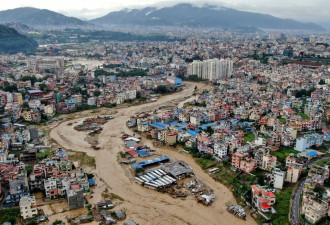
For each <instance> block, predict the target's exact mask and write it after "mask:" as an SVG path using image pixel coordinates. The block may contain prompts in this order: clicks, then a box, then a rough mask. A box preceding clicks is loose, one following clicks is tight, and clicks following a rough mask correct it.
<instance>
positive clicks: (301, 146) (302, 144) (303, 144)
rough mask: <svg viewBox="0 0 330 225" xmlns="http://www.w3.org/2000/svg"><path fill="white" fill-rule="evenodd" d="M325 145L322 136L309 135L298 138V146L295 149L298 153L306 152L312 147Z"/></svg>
mask: <svg viewBox="0 0 330 225" xmlns="http://www.w3.org/2000/svg"><path fill="white" fill-rule="evenodd" d="M322 144H323V136H322V135H320V134H308V135H305V136H304V137H302V138H298V139H297V142H296V145H295V147H294V149H295V150H297V151H300V152H302V151H305V150H306V149H308V148H310V147H311V146H313V145H315V146H320V145H322Z"/></svg>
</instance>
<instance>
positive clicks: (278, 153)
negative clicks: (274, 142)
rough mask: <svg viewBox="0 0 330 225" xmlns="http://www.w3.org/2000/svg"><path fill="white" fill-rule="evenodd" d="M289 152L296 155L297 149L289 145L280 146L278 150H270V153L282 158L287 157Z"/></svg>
mask: <svg viewBox="0 0 330 225" xmlns="http://www.w3.org/2000/svg"><path fill="white" fill-rule="evenodd" d="M291 153H293V154H295V155H297V154H298V153H299V151H297V150H294V149H293V148H290V147H281V148H280V149H279V150H278V151H276V152H271V153H270V154H271V155H275V156H277V158H280V159H282V160H284V159H285V158H286V157H288V156H289V155H290V154H291Z"/></svg>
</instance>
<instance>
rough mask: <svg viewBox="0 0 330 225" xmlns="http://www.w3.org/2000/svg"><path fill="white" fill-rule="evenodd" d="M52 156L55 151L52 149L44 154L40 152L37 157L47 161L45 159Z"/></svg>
mask: <svg viewBox="0 0 330 225" xmlns="http://www.w3.org/2000/svg"><path fill="white" fill-rule="evenodd" d="M52 155H53V151H52V150H51V149H46V150H44V151H43V152H38V153H37V157H38V158H39V159H45V158H47V157H50V156H52Z"/></svg>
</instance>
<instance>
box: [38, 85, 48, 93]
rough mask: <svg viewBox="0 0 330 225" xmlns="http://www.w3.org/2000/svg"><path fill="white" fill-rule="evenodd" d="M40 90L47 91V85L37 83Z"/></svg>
mask: <svg viewBox="0 0 330 225" xmlns="http://www.w3.org/2000/svg"><path fill="white" fill-rule="evenodd" d="M39 88H40V90H43V91H47V85H46V84H44V83H41V84H39Z"/></svg>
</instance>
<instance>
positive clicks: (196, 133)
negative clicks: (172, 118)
mask: <svg viewBox="0 0 330 225" xmlns="http://www.w3.org/2000/svg"><path fill="white" fill-rule="evenodd" d="M187 133H188V134H190V135H192V136H194V137H195V136H197V135H198V131H197V130H187Z"/></svg>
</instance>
